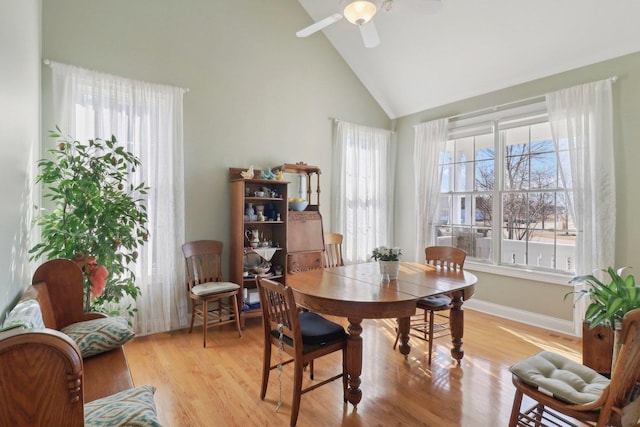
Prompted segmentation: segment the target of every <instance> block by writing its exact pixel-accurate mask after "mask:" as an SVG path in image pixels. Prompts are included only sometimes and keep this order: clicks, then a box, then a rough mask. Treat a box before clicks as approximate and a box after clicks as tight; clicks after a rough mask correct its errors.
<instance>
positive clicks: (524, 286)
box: [396, 54, 640, 320]
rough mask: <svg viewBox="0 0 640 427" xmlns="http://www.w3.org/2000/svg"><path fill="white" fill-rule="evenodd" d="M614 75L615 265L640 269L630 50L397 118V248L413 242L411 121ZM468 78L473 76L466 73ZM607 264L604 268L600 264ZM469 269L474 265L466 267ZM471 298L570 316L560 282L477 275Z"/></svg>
mask: <svg viewBox="0 0 640 427" xmlns="http://www.w3.org/2000/svg"><path fill="white" fill-rule="evenodd" d="M610 76H618V78H619V80H618V81H617V82H616V83H615V84H614V86H613V87H614V92H613V98H614V145H615V161H616V186H617V189H616V192H617V197H616V199H617V203H616V222H617V230H616V235H615V237H614V236H611V238H615V239H616V265H617V266H632V267H635V268H640V251H639V250H638V248H637V246H636V243H637V242H638V241H640V221H638V212H640V192H639V191H638V188H637V186H638V183H639V182H640V167H639V166H638V165H640V144H639V143H638V141H640V120H639V118H640V54H632V55H627V56H623V57H620V58H616V59H613V60H610V61H606V62H602V63H598V64H594V65H590V66H587V67H583V68H579V69H576V70H572V71H568V72H565V73H561V74H557V75H553V76H550V77H547V78H543V79H539V80H535V81H532V82H529V83H525V84H522V85H518V86H514V87H511V88H508V89H504V90H500V91H497V92H492V93H489V94H486V95H482V96H478V97H474V98H471V99H467V100H463V101H460V102H455V103H452V104H449V105H444V106H441V107H438V108H434V109H431V110H427V111H422V112H420V113H416V114H412V115H410V116H406V117H402V118H400V119H398V120H397V131H398V141H399V153H398V161H399V164H400V165H402V164H404V165H407V166H408V167H404V168H402V167H400V168H398V175H397V188H401V189H402V190H403V191H397V192H396V194H397V196H396V197H397V205H398V206H399V207H400V209H399V210H398V212H396V218H397V222H396V238H397V244H398V245H400V246H402V247H407V248H408V247H411V248H413V246H414V245H415V243H414V242H415V228H414V227H415V225H414V221H413V218H414V209H415V206H414V203H413V191H414V184H413V167H412V164H413V141H414V133H413V125H415V124H417V123H420V122H425V121H429V120H434V119H438V118H442V117H449V116H453V115H456V114H460V113H464V112H469V111H475V110H478V109H482V108H486V107H491V106H494V105H500V104H503V103H508V102H511V101H516V100H519V99H525V98H529V97H532V96H537V95H542V94H544V93H547V92H550V91H554V90H558V89H562V88H565V87H570V86H574V85H577V84H581V83H587V82H591V81H595V80H600V79H604V78H607V77H610ZM469 78H473V76H472V75H471V74H470V76H469ZM603 267H606V266H603ZM468 268H469V269H472V268H473V267H472V266H471V265H469V266H468ZM478 276H479V285H478V286H477V291H476V296H475V298H477V299H481V300H484V301H488V302H492V303H495V304H500V305H505V306H509V307H513V308H515V309H520V310H526V311H531V312H534V313H539V314H543V315H548V316H552V317H556V318H560V319H565V320H572V306H571V304H570V303H569V302H566V303H565V302H563V296H564V294H565V293H566V292H567V290H568V289H567V288H566V287H565V286H559V285H551V284H544V283H539V282H535V281H531V280H522V279H514V278H510V277H505V276H498V275H493V274H486V273H478Z"/></svg>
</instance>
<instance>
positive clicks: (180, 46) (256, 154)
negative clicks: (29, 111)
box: [43, 0, 391, 242]
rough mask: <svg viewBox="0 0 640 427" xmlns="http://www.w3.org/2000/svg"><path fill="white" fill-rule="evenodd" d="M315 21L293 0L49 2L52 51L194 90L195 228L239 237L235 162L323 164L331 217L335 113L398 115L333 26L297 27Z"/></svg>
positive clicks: (191, 185) (189, 205)
mask: <svg viewBox="0 0 640 427" xmlns="http://www.w3.org/2000/svg"><path fill="white" fill-rule="evenodd" d="M311 22H312V21H311V18H309V16H308V15H307V13H306V12H305V11H304V10H303V9H302V7H301V6H300V5H299V4H298V2H296V1H293V0H287V1H264V0H241V1H240V0H234V1H229V0H180V1H175V0H135V1H131V0H109V1H86V0H46V1H45V2H44V4H43V56H44V57H45V58H48V59H51V60H55V61H58V62H63V63H68V64H73V65H77V66H81V67H86V68H91V69H95V70H100V71H103V72H108V73H113V74H118V75H121V76H125V77H129V78H133V79H140V80H145V81H150V82H157V83H165V84H171V85H175V86H180V87H185V88H189V89H190V91H189V93H187V94H186V95H185V97H184V101H185V102H184V129H185V131H184V136H185V164H184V167H185V197H186V237H187V239H188V240H191V239H204V238H216V239H220V240H223V241H224V242H228V235H229V182H228V168H229V167H249V166H250V165H255V167H256V168H258V167H267V166H268V167H270V166H275V165H278V164H281V163H284V162H287V163H295V162H298V161H304V162H307V163H308V164H312V165H317V166H319V167H320V168H321V170H322V172H323V173H322V187H323V189H324V191H323V192H322V198H321V205H322V212H323V214H324V217H325V218H324V219H325V224H329V218H328V215H329V212H330V205H329V187H330V179H329V177H330V176H331V121H330V120H329V117H337V118H340V119H344V120H348V121H352V122H356V123H360V124H365V125H369V126H376V127H381V128H387V129H388V128H389V127H390V125H391V122H390V120H389V118H388V116H387V115H386V114H385V113H384V111H383V110H382V109H381V108H380V107H379V106H378V104H377V103H376V102H375V100H374V99H373V98H372V97H371V95H370V94H369V92H368V91H367V90H366V89H365V88H364V86H363V85H362V83H361V82H360V81H359V80H358V79H357V78H356V77H355V75H354V74H353V72H352V71H351V69H350V68H349V67H348V66H347V65H346V63H345V62H344V61H343V59H342V58H341V57H340V56H339V55H338V53H337V52H336V51H335V49H334V48H333V47H332V46H331V45H330V43H329V42H328V41H327V40H326V38H325V37H324V36H323V35H322V34H321V33H319V34H316V35H314V36H312V37H309V38H306V39H299V38H297V37H296V36H295V32H296V31H297V30H299V29H300V28H303V27H305V26H307V25H309V24H310V23H311ZM47 74H48V73H47V72H46V70H45V74H44V78H43V85H44V86H45V87H44V88H43V96H47V91H48V87H47V85H49V84H50V83H49V82H48V81H47ZM48 120H49V121H48ZM50 120H51V119H48V118H47V117H46V115H45V117H44V119H43V130H44V131H46V130H47V129H50V128H51V126H53V123H51V122H50ZM43 133H45V132H43Z"/></svg>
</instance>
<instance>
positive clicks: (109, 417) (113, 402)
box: [84, 385, 160, 427]
mask: <svg viewBox="0 0 640 427" xmlns="http://www.w3.org/2000/svg"><path fill="white" fill-rule="evenodd" d="M155 391H156V388H155V387H153V386H150V385H144V386H141V387H136V388H132V389H129V390H125V391H121V392H120V393H116V394H113V395H111V396H107V397H103V398H102V399H97V400H94V401H92V402H89V403H85V405H84V425H85V427H116V426H132V427H135V426H158V427H159V426H160V422H159V421H158V418H157V415H156V405H155V403H154V401H153V393H155Z"/></svg>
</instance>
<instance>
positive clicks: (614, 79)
mask: <svg viewBox="0 0 640 427" xmlns="http://www.w3.org/2000/svg"><path fill="white" fill-rule="evenodd" d="M609 79H611V82H612V83H615V82H617V81H618V76H612V77H609ZM544 99H545V96H544V95H536V96H532V97H529V98H524V99H519V100H517V101H511V102H505V103H504V104H498V105H494V106H492V107H485V108H480V109H478V110H475V111H469V112H467V113H460V114H455V115H453V116H449V117H447V118H448V119H449V120H454V119H456V120H459V119H468V118H472V117H474V116H479V115H482V114H486V113H493V112H496V111H499V110H501V109H503V108H505V107H512V106H515V105H518V104H523V103H534V102H542V101H544Z"/></svg>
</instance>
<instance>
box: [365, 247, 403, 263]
mask: <svg viewBox="0 0 640 427" xmlns="http://www.w3.org/2000/svg"><path fill="white" fill-rule="evenodd" d="M400 255H402V250H401V249H400V248H397V247H395V248H388V247H386V246H378V247H377V248H375V249H374V250H373V252H372V253H371V258H372V259H374V260H376V261H400Z"/></svg>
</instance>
